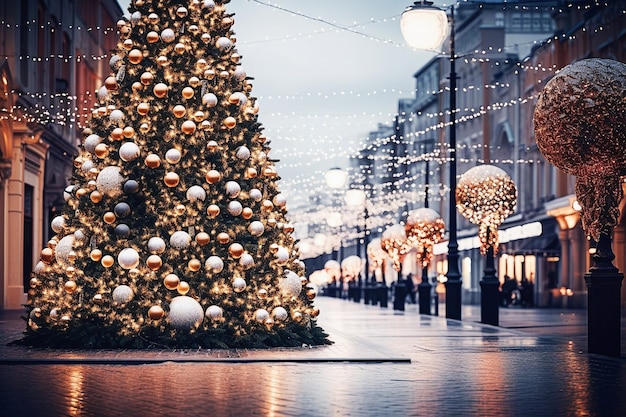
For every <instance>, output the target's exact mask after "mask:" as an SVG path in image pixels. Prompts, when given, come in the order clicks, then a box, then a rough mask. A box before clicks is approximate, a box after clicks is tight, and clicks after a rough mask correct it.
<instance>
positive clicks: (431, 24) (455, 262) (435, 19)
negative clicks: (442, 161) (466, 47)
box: [400, 0, 461, 320]
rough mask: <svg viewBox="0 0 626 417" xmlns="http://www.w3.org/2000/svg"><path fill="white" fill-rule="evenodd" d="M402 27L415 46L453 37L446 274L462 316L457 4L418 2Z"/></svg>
mask: <svg viewBox="0 0 626 417" xmlns="http://www.w3.org/2000/svg"><path fill="white" fill-rule="evenodd" d="M400 29H401V30H402V36H403V37H404V39H405V41H406V42H407V43H408V44H409V45H410V46H411V47H413V48H416V49H425V50H436V51H440V50H441V45H442V44H443V42H444V41H445V39H446V37H447V36H448V33H449V35H450V36H449V37H450V75H449V79H450V123H449V127H448V128H449V141H450V173H449V175H450V178H449V181H450V197H449V219H448V225H449V240H448V272H447V274H446V277H447V281H446V282H445V286H446V317H447V318H451V319H457V320H460V319H461V273H460V271H459V245H458V242H457V230H456V229H457V221H456V220H457V218H456V196H455V190H456V120H455V118H456V80H457V75H456V66H455V60H456V56H455V51H454V5H451V6H450V19H449V20H448V16H447V15H446V12H445V11H444V10H442V9H440V8H438V7H435V6H433V3H432V2H431V1H425V0H422V1H417V2H415V3H414V4H413V5H412V6H409V7H407V8H406V10H405V11H404V12H403V13H402V17H401V19H400Z"/></svg>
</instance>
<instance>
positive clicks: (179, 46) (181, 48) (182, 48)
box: [174, 43, 185, 55]
mask: <svg viewBox="0 0 626 417" xmlns="http://www.w3.org/2000/svg"><path fill="white" fill-rule="evenodd" d="M174 51H176V53H177V54H178V55H182V54H183V53H184V52H185V45H184V44H182V43H177V44H176V46H174Z"/></svg>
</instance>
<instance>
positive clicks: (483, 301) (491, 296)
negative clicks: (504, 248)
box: [480, 229, 500, 326]
mask: <svg viewBox="0 0 626 417" xmlns="http://www.w3.org/2000/svg"><path fill="white" fill-rule="evenodd" d="M487 240H489V229H487ZM493 252H494V250H493V246H492V245H489V248H488V249H487V257H486V259H485V271H484V275H483V279H482V280H481V281H480V322H481V323H485V324H491V325H493V326H498V325H499V324H500V306H499V305H498V302H499V300H500V297H499V295H500V294H499V292H498V287H499V286H500V282H499V281H498V278H497V277H496V268H495V265H494V256H493Z"/></svg>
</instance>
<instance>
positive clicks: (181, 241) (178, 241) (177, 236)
mask: <svg viewBox="0 0 626 417" xmlns="http://www.w3.org/2000/svg"><path fill="white" fill-rule="evenodd" d="M190 243H191V236H189V233H187V232H184V231H182V230H179V231H178V232H174V233H173V234H172V236H171V237H170V246H172V247H173V248H174V249H185V248H186V247H187V246H189V244H190Z"/></svg>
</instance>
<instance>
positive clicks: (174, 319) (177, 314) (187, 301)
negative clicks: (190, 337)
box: [168, 295, 204, 330]
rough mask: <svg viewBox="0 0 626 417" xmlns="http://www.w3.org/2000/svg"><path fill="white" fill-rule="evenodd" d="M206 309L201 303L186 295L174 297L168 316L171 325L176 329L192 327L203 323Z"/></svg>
mask: <svg viewBox="0 0 626 417" xmlns="http://www.w3.org/2000/svg"><path fill="white" fill-rule="evenodd" d="M203 318H204V310H203V309H202V306H201V305H200V303H198V302H197V301H196V300H194V299H193V298H191V297H188V296H186V295H180V296H178V297H174V299H173V300H172V302H171V303H170V314H169V316H168V319H169V323H170V325H171V326H172V327H173V328H175V329H181V330H182V329H191V328H194V327H197V326H199V325H200V323H202V320H203Z"/></svg>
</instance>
